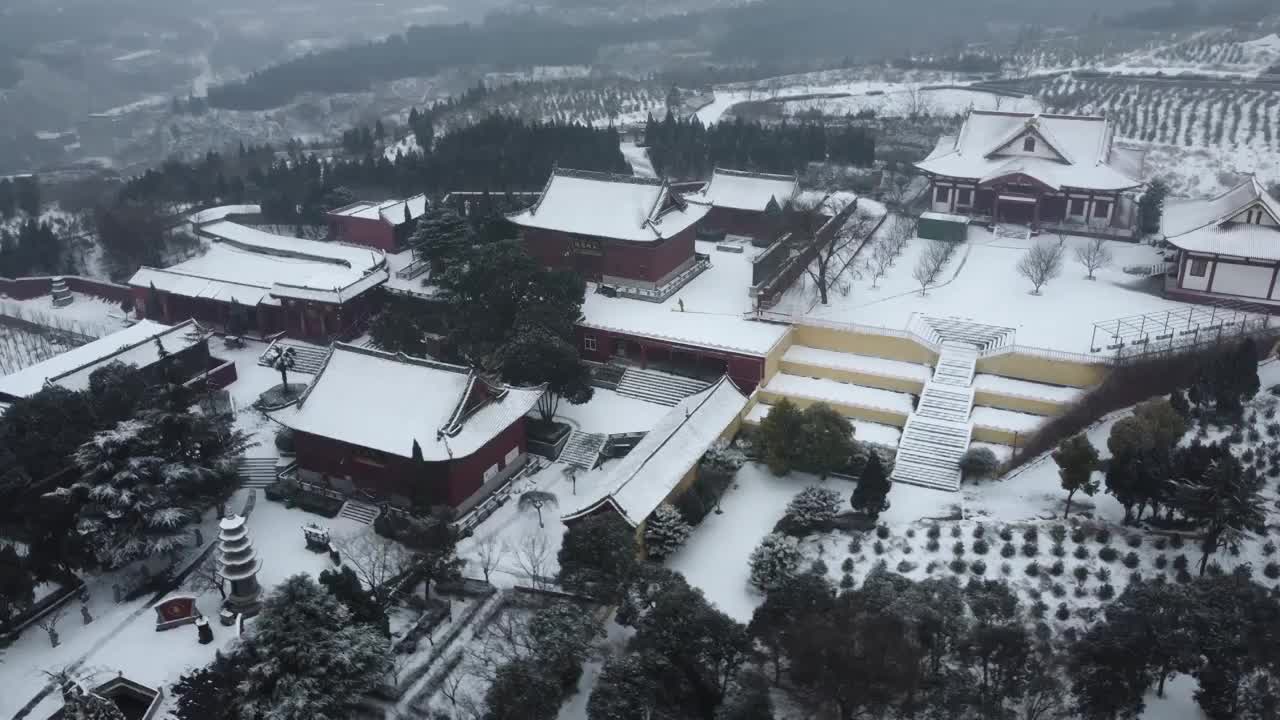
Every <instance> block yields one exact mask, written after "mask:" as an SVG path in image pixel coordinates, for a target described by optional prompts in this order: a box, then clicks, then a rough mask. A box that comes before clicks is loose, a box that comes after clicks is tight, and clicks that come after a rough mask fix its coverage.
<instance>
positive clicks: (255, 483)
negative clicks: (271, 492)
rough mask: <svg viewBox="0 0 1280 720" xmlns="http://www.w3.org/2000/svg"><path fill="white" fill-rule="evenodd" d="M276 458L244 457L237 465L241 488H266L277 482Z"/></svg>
mask: <svg viewBox="0 0 1280 720" xmlns="http://www.w3.org/2000/svg"><path fill="white" fill-rule="evenodd" d="M276 472H277V471H276V458H248V457H242V458H240V460H239V461H238V462H237V463H236V475H237V476H238V477H239V478H240V487H246V488H265V487H268V486H270V485H273V484H274V483H275V481H276Z"/></svg>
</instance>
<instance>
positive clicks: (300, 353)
mask: <svg viewBox="0 0 1280 720" xmlns="http://www.w3.org/2000/svg"><path fill="white" fill-rule="evenodd" d="M273 347H278V348H281V349H285V348H293V368H292V370H291V372H300V373H306V374H307V375H315V374H316V373H318V372H320V368H321V367H323V366H324V359H325V358H326V357H328V356H329V349H328V348H321V347H316V346H314V345H300V344H298V343H286V342H280V341H279V340H277V341H275V342H274V343H272V344H271V345H270V346H268V347H267V349H266V350H265V351H264V352H263V353H262V355H260V356H259V357H258V364H259V365H261V366H263V367H271V360H272V358H273V357H274V356H275V352H276V351H275V350H273V349H272V348H273Z"/></svg>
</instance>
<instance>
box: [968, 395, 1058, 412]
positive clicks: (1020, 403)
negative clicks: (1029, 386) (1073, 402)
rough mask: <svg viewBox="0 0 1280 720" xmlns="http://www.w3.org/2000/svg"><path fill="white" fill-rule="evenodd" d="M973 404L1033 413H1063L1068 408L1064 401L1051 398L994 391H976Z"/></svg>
mask: <svg viewBox="0 0 1280 720" xmlns="http://www.w3.org/2000/svg"><path fill="white" fill-rule="evenodd" d="M973 404H974V405H975V406H982V407H993V408H1000V409H1001V410H1013V411H1015V412H1024V413H1030V414H1032V415H1061V414H1062V411H1063V410H1065V409H1066V408H1067V406H1066V405H1064V404H1062V403H1056V402H1051V401H1049V400H1037V399H1033V398H1025V397H1018V396H1016V395H1000V394H997V393H992V392H982V391H979V392H975V393H974V394H973Z"/></svg>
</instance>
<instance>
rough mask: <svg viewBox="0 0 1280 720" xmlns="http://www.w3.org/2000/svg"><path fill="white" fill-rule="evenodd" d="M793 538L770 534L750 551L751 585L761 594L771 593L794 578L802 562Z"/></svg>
mask: <svg viewBox="0 0 1280 720" xmlns="http://www.w3.org/2000/svg"><path fill="white" fill-rule="evenodd" d="M803 559H804V558H803V556H802V555H801V554H800V548H799V547H798V546H797V545H796V541H795V538H791V537H787V536H786V535H783V534H781V533H776V532H775V533H770V534H768V535H766V536H765V537H764V539H763V540H761V541H760V545H759V546H758V547H756V549H755V550H753V551H751V559H750V561H749V562H750V567H751V584H752V585H753V586H755V588H756V589H757V590H759V591H761V592H766V593H767V592H771V591H773V590H776V589H778V588H780V587H782V586H783V585H784V584H786V583H787V582H788V581H790V580H791V578H793V577H795V575H796V573H797V571H798V570H799V569H800V563H801V562H802V561H803Z"/></svg>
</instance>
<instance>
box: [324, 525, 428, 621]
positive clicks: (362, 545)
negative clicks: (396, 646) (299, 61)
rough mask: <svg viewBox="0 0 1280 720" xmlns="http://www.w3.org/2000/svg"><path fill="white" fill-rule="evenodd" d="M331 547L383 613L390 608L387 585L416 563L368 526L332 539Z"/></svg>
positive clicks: (406, 550) (410, 553)
mask: <svg viewBox="0 0 1280 720" xmlns="http://www.w3.org/2000/svg"><path fill="white" fill-rule="evenodd" d="M333 544H334V546H335V547H336V548H337V549H338V551H339V552H340V553H341V554H342V558H343V561H344V562H345V563H346V564H347V565H348V566H350V568H351V570H352V571H354V572H355V574H356V577H358V578H360V582H361V583H363V584H364V586H365V587H367V588H368V589H369V591H370V592H372V593H373V596H374V599H376V600H377V602H378V604H379V605H380V606H381V607H382V608H383V609H384V610H385V609H386V608H388V607H390V606H391V591H392V587H391V582H392V581H393V580H395V579H397V578H399V577H400V576H401V575H403V574H404V573H405V572H406V571H407V570H408V569H409V568H410V567H411V566H413V564H414V563H415V562H416V561H417V556H416V555H415V554H414V553H413V552H411V551H410V550H409V549H408V548H406V547H405V546H404V545H401V544H400V543H398V542H396V541H394V540H389V539H387V538H384V537H382V536H380V535H378V534H377V533H375V532H374V531H373V528H372V527H370V528H365V529H364V530H361V531H359V532H356V533H355V534H353V535H348V536H346V537H340V538H334V539H333Z"/></svg>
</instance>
